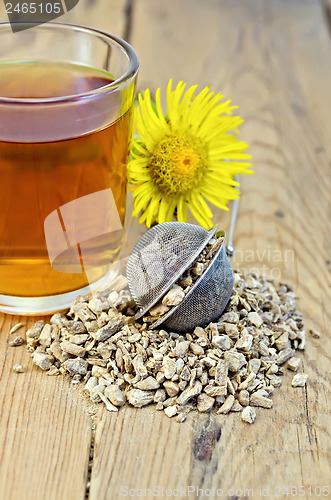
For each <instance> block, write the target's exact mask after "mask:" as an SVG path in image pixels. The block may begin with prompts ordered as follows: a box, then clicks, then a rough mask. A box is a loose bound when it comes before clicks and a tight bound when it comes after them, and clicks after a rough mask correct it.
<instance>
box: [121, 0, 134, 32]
mask: <svg viewBox="0 0 331 500" xmlns="http://www.w3.org/2000/svg"><path fill="white" fill-rule="evenodd" d="M124 13H125V24H124V29H123V38H124V40H126V41H128V42H130V39H131V32H132V24H133V23H132V21H133V0H126V4H125V9H124Z"/></svg>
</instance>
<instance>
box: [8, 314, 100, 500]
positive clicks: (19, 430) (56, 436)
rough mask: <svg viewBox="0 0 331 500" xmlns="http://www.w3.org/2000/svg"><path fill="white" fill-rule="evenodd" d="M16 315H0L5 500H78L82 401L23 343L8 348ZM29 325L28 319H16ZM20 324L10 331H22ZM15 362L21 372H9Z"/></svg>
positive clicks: (84, 446)
mask: <svg viewBox="0 0 331 500" xmlns="http://www.w3.org/2000/svg"><path fill="white" fill-rule="evenodd" d="M18 319H20V318H13V317H11V316H9V315H6V316H5V315H1V316H0V330H1V337H0V357H1V374H0V379H1V383H0V408H1V412H0V450H1V467H0V490H1V497H2V498H3V499H6V500H17V499H18V498H24V499H26V500H41V499H44V498H49V499H54V500H55V499H58V498H70V500H71V499H72V500H83V499H84V496H85V485H86V476H87V466H88V459H89V450H90V441H91V419H90V417H89V416H88V414H87V410H88V405H87V403H86V402H85V401H84V400H83V399H82V398H78V397H77V395H78V391H77V390H75V387H74V386H73V385H71V384H70V382H69V380H67V379H65V378H63V377H47V375H46V373H45V372H42V371H41V370H39V369H37V367H35V366H34V365H32V361H31V359H30V356H29V353H28V352H27V350H26V349H25V347H9V346H8V341H9V340H11V339H12V338H13V336H11V338H10V337H9V335H8V331H9V329H10V327H11V325H13V324H16V322H17V320H18ZM21 320H22V322H23V323H24V324H27V326H28V325H31V324H32V323H33V322H34V319H33V318H31V319H29V320H27V319H26V318H21ZM24 331H25V328H21V329H20V330H19V331H18V332H17V334H14V336H15V335H22V334H23V335H24ZM16 363H20V364H21V365H22V366H23V367H24V369H25V373H22V374H18V373H15V372H13V370H12V368H13V366H14V364H16Z"/></svg>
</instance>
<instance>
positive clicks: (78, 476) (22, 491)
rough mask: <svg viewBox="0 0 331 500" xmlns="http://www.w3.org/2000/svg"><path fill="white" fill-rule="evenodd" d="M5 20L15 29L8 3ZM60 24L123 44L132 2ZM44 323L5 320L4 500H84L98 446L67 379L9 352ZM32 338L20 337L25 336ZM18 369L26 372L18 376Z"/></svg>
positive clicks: (104, 5) (1, 391)
mask: <svg viewBox="0 0 331 500" xmlns="http://www.w3.org/2000/svg"><path fill="white" fill-rule="evenodd" d="M0 20H1V21H2V22H3V21H7V18H6V14H5V12H4V9H3V3H2V2H1V4H0ZM58 20H59V21H62V22H66V21H67V22H74V23H77V24H86V25H89V26H93V27H95V28H99V29H104V30H107V31H110V32H112V33H114V34H116V35H119V36H121V35H122V34H123V33H124V29H125V27H126V2H125V0H112V1H111V2H104V1H100V0H97V1H94V2H89V1H87V0H81V1H80V2H79V5H78V6H77V7H76V8H75V9H73V10H72V11H71V12H69V13H68V14H66V15H65V16H62V17H61V18H59V19H58ZM14 37H15V35H13V38H14ZM13 43H14V40H13ZM7 49H8V48H7ZM36 319H37V318H26V317H23V318H19V317H13V316H10V315H3V314H0V332H1V335H0V360H1V369H0V408H1V410H0V453H1V466H0V491H1V494H0V497H1V499H3V500H18V499H22V498H24V500H44V499H45V498H47V499H49V500H58V499H59V498H61V499H68V500H69V499H70V500H84V498H85V493H86V488H87V482H88V462H89V455H90V448H91V444H92V421H91V417H90V415H89V410H90V405H89V404H88V403H87V401H86V400H85V398H83V397H82V396H81V391H80V390H79V389H78V388H77V386H73V385H72V384H70V381H69V380H68V379H67V378H63V377H48V376H47V375H46V373H44V372H42V371H41V370H39V369H37V368H36V367H35V366H34V365H32V361H31V360H30V357H29V354H28V352H27V351H26V349H25V347H18V348H12V347H8V342H9V340H10V337H9V335H8V332H9V330H10V328H11V326H12V325H13V324H16V323H17V322H19V321H22V322H23V323H24V325H26V327H27V328H28V327H29V325H30V326H31V324H33V323H34V322H35V321H36ZM25 330H26V328H22V329H21V330H19V331H18V332H17V334H16V335H23V336H24V332H25ZM14 336H15V335H14ZM15 363H20V364H22V365H23V367H24V368H25V370H26V372H25V373H24V374H17V373H14V372H13V371H12V367H13V365H14V364H15Z"/></svg>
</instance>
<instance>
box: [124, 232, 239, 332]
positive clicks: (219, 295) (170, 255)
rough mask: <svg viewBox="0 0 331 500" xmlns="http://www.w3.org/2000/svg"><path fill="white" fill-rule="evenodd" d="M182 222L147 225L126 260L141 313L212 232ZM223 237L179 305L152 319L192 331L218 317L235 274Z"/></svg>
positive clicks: (180, 272)
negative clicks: (207, 263)
mask: <svg viewBox="0 0 331 500" xmlns="http://www.w3.org/2000/svg"><path fill="white" fill-rule="evenodd" d="M217 229H218V226H215V227H214V228H213V229H211V230H210V231H206V230H205V229H203V228H201V227H199V226H195V225H193V224H187V223H182V222H165V223H163V224H158V225H156V226H155V227H153V228H151V229H149V230H148V231H147V232H146V233H145V234H144V235H143V236H142V237H141V238H140V240H139V241H138V243H137V244H136V245H135V247H134V248H133V250H132V252H131V254H130V257H129V259H128V263H127V278H128V283H129V288H130V291H131V294H132V297H133V299H134V300H135V302H136V304H137V305H138V306H139V312H138V313H137V314H136V319H138V318H140V317H141V316H143V315H144V314H145V313H146V312H147V311H148V310H149V309H150V308H151V307H152V306H153V305H154V304H155V303H156V302H157V301H158V300H159V299H160V298H161V297H162V296H163V295H164V294H165V293H166V292H167V291H168V290H169V289H170V288H171V286H172V285H173V284H174V283H175V282H176V281H177V280H178V278H179V277H180V276H181V275H182V274H183V273H184V271H185V270H186V269H187V268H188V267H189V266H190V265H191V264H192V263H193V262H194V260H195V259H196V258H197V257H198V255H199V254H200V253H201V252H202V250H203V249H204V248H205V246H206V245H207V244H208V242H209V241H210V240H211V239H212V238H213V236H214V235H216V236H221V235H224V241H225V233H224V232H221V233H217V234H216V231H217ZM224 241H223V244H222V245H221V247H220V248H219V249H218V250H217V252H216V254H215V255H214V256H213V258H212V260H211V262H210V264H209V266H208V268H207V269H206V270H205V272H204V273H203V274H202V275H201V276H200V277H199V278H198V279H197V281H196V282H195V283H194V286H193V287H192V288H191V290H189V292H188V293H187V294H186V295H185V297H184V299H183V300H182V302H181V303H180V304H178V305H177V306H175V307H173V308H172V309H171V310H170V311H169V312H168V313H167V314H165V315H164V316H162V317H161V318H159V319H158V320H157V321H155V322H154V323H153V324H152V325H151V326H150V328H156V327H159V326H160V325H161V324H162V325H163V326H165V327H167V328H169V329H172V330H174V331H180V332H184V331H187V332H189V331H191V330H193V329H194V328H195V327H196V326H206V325H207V324H208V323H210V322H211V321H214V320H215V319H217V318H218V317H219V316H220V315H221V314H222V312H223V310H224V308H225V306H226V305H227V303H228V301H229V298H230V296H231V293H232V288H233V273H232V268H231V264H230V262H229V259H228V257H227V255H226V251H225V246H224Z"/></svg>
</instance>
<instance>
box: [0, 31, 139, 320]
mask: <svg viewBox="0 0 331 500" xmlns="http://www.w3.org/2000/svg"><path fill="white" fill-rule="evenodd" d="M1 37H2V38H6V39H7V41H9V42H10V43H9V46H10V44H12V45H13V48H12V50H13V52H14V53H15V57H12V58H8V56H9V55H10V50H9V49H8V54H6V57H4V58H3V60H1V58H0V176H1V177H0V310H2V311H5V312H11V313H24V314H36V313H43V312H53V311H55V310H59V309H62V308H65V307H68V305H69V304H70V302H71V301H72V299H73V298H74V296H76V295H78V294H83V293H86V292H87V291H90V290H91V289H93V287H94V288H95V287H96V286H98V285H99V284H100V283H101V282H103V281H104V280H106V279H109V277H110V276H112V275H113V274H114V272H115V271H114V263H116V260H117V259H118V256H119V252H120V250H121V245H122V237H123V227H124V217H125V202H126V162H127V157H128V146H129V140H130V133H131V121H132V107H133V103H134V95H135V78H136V74H137V69H138V61H137V57H136V54H135V52H134V51H133V49H132V48H131V47H130V46H129V45H128V44H127V43H126V42H124V41H122V40H120V39H118V38H116V37H114V36H112V35H109V34H107V33H102V32H99V31H96V30H91V29H89V28H85V27H79V26H72V25H64V24H60V23H48V24H45V25H41V26H39V27H34V28H31V29H30V30H27V31H22V32H20V33H15V34H13V33H11V34H10V33H9V27H8V25H7V24H3V25H1V24H0V39H1ZM19 38H21V40H19ZM14 47H15V50H14ZM115 267H116V266H115Z"/></svg>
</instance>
